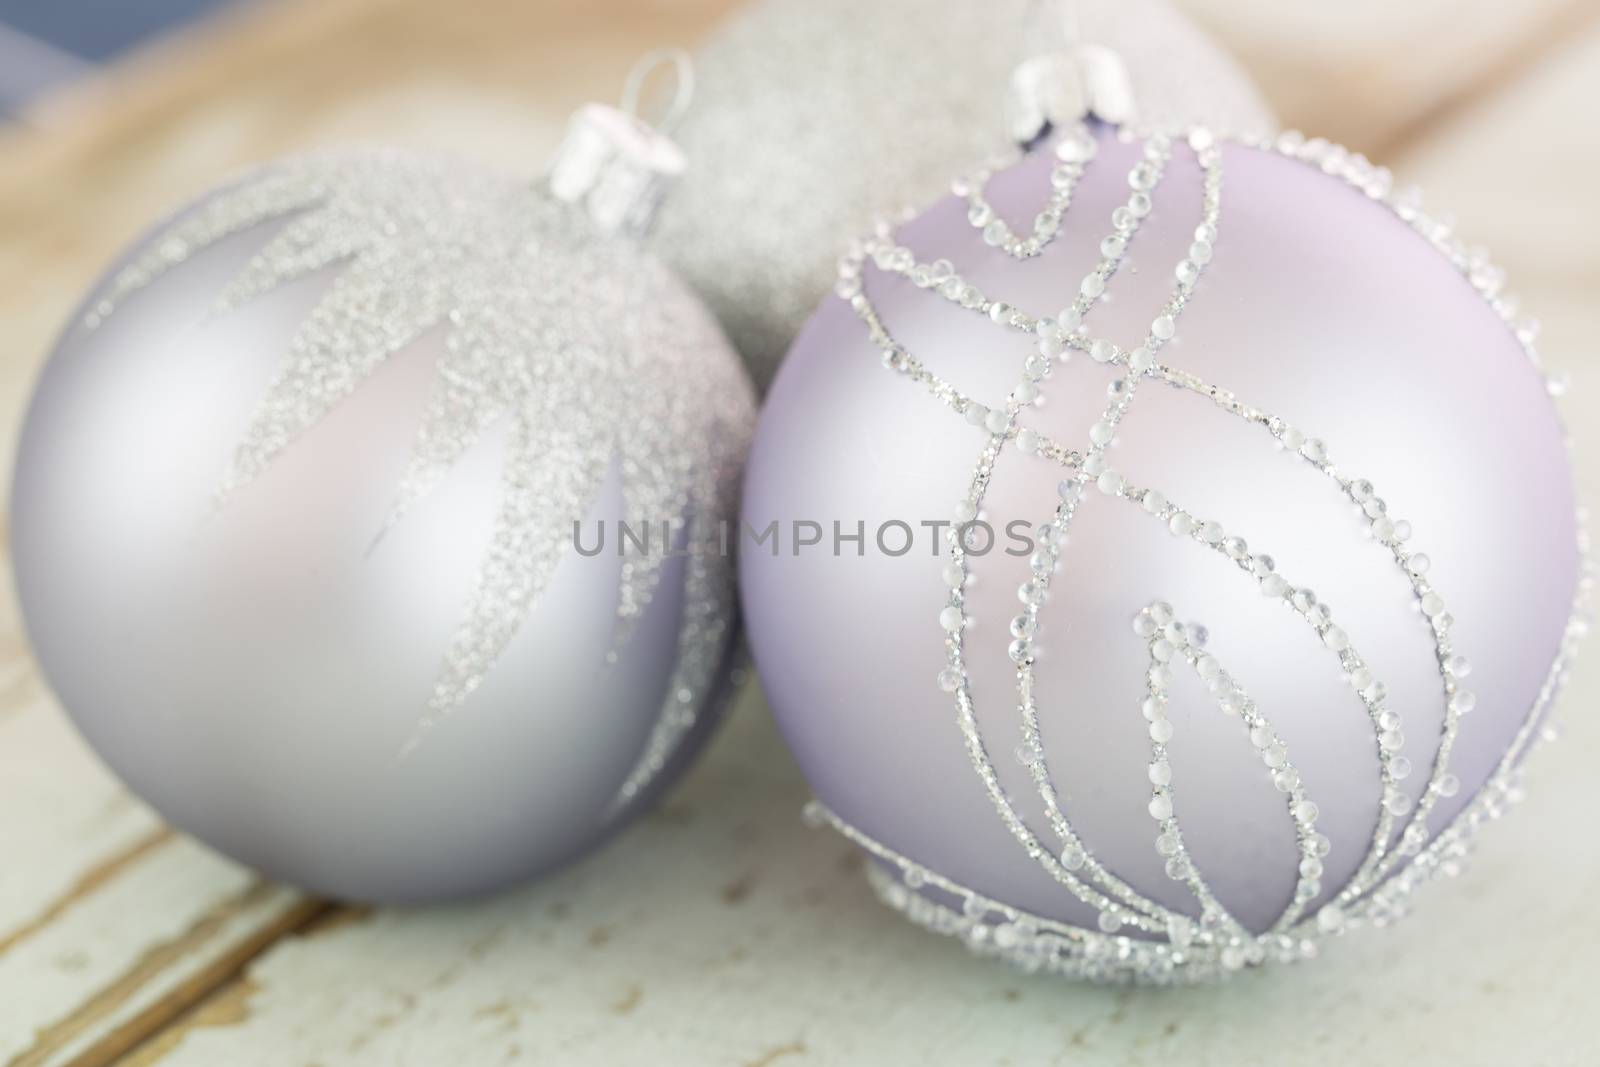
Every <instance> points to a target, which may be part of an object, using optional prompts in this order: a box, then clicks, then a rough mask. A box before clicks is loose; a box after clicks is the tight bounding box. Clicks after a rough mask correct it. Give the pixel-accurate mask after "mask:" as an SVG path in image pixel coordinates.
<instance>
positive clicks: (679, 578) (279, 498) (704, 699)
mask: <svg viewBox="0 0 1600 1067" xmlns="http://www.w3.org/2000/svg"><path fill="white" fill-rule="evenodd" d="M752 419H753V409H752V395H751V391H750V389H749V386H748V383H747V381H746V379H745V377H744V374H743V370H742V368H741V367H740V365H739V363H738V360H737V357H736V356H735V355H734V354H733V352H732V351H731V349H730V348H729V347H728V345H727V343H726V341H725V340H724V339H723V337H722V336H721V334H720V333H719V331H718V329H717V327H716V325H715V323H714V321H713V320H712V319H711V318H710V316H709V315H708V314H707V313H706V312H705V311H704V309H703V308H702V307H701V306H700V305H699V304H698V303H697V302H696V301H695V299H694V298H693V297H692V296H691V295H690V294H689V292H688V291H687V290H686V289H685V288H684V287H683V286H682V285H681V284H680V283H679V282H678V281H677V280H676V279H675V278H674V277H673V276H672V275H671V274H670V273H669V272H668V270H667V269H666V268H664V267H663V266H661V265H660V264H659V263H658V262H657V261H656V260H654V259H653V258H652V257H651V256H649V255H648V254H645V253H643V252H641V251H640V249H639V248H638V246H637V245H636V244H634V243H633V242H631V241H629V240H626V239H624V238H621V237H601V236H598V235H597V233H596V232H595V230H594V228H593V227H592V226H591V225H590V220H589V219H588V218H587V217H586V216H585V215H584V214H583V213H582V212H581V211H580V210H578V209H577V208H575V207H572V206H569V205H568V204H566V203H561V202H558V201H557V200H555V199H553V198H552V197H551V196H550V195H548V193H547V192H546V191H545V190H544V189H543V188H536V187H535V186H534V185H533V184H532V183H525V182H523V181H521V180H518V179H511V178H507V177H503V176H501V175H498V174H494V173H490V172H485V171H482V170H479V169H475V168H474V167H472V166H471V165H468V164H465V163H461V162H456V161H451V160H445V159H434V158H430V157H422V156H413V155H407V154H401V153H396V152H389V151H357V152H343V153H333V154H328V155H320V156H314V157H307V158H300V159H292V160H288V161H285V162H281V163H276V164H273V165H270V166H267V167H265V168H263V169H262V170H260V171H259V172H256V173H254V174H251V175H249V176H248V177H246V178H244V179H243V180H242V181H240V182H238V183H237V184H234V185H231V186H228V187H226V188H223V189H221V190H219V191H217V192H214V193H211V194H209V195H206V196H204V197H202V198H200V199H199V201H198V202H196V203H195V204H193V205H192V206H190V207H188V208H187V209H185V210H184V211H183V212H182V213H180V214H179V215H177V216H176V217H175V218H174V219H172V220H171V221H169V222H167V223H165V224H163V225H161V226H159V227H157V228H156V229H155V230H154V232H152V233H150V234H149V235H147V236H146V237H144V238H143V239H142V240H140V241H139V242H137V243H136V244H135V245H134V247H133V248H132V249H131V250H130V251H129V252H128V253H127V254H126V255H125V256H124V257H123V259H122V260H121V261H120V263H118V264H116V265H114V266H113V268H112V269H111V270H110V271H109V273H108V274H107V276H106V278H105V279H104V280H103V281H102V282H101V283H100V284H99V285H98V286H97V287H96V288H95V290H94V291H93V292H92V293H91V294H90V295H89V296H88V298H87V301H86V303H85V304H84V307H83V311H82V313H81V314H80V316H79V318H78V319H77V320H76V321H74V322H73V323H72V324H71V325H70V326H69V328H68V329H67V330H66V333H65V335H64V336H63V337H62V339H61V341H60V342H59V345H58V347H57V349H56V351H55V352H54V354H53V355H52V357H51V359H50V361H49V364H48V366H47V367H46V369H45V370H44V373H43V376H42V378H41V380H40V381H39V384H38V386H37V391H36V392H35V394H34V397H33V401H32V404H31V407H30V409H29V411H28V415H27V421H26V425H25V428H24V430H23V435H22V441H21V446H20V455H19V459H18V465H17V470H16V476H15V482H14V489H13V496H12V510H11V523H12V526H11V534H12V548H13V553H14V558H15V564H16V573H17V582H18V587H19V591H20V595H21V602H22V608H23V611H24V614H25V617H26V622H27V628H28V632H29V635H30V636H31V638H32V641H33V645H34V648H35V651H36V652H37V654H38V658H39V661H40V663H41V664H42V666H43V668H44V672H45V674H46V675H47V676H48V678H49V680H50V682H51V684H52V685H53V687H54V688H55V690H56V692H57V694H58V695H59V697H60V699H61V702H62V704H63V705H64V706H65V707H66V709H67V710H68V712H69V713H70V714H71V715H72V717H73V719H74V721H75V722H76V723H77V724H78V726H79V727H80V728H81V729H82V731H83V733H84V735H85V736H86V737H87V738H88V739H89V741H90V743H91V744H93V745H94V747H95V748H96V749H97V750H98V751H99V753H100V754H101V755H102V756H103V757H104V758H105V759H106V761H107V762H108V763H110V764H111V766H112V767H113V768H114V769H115V770H116V771H117V772H118V773H119V774H120V775H121V776H122V777H123V778H124V779H125V780H126V781H127V783H128V784H129V785H130V786H131V787H132V788H133V790H134V791H135V792H137V793H138V794H139V795H140V796H142V797H144V798H145V799H146V800H148V801H149V802H150V803H152V804H153V805H154V806H155V807H156V808H157V809H159V810H160V811H161V812H162V813H163V814H164V815H165V816H167V817H168V818H169V819H170V820H171V821H172V822H173V823H175V824H177V825H178V826H179V827H181V828H182V829H185V830H187V831H189V832H191V833H193V834H195V835H197V836H198V837H200V838H202V839H204V840H205V841H207V842H209V843H210V844H212V845H214V846H216V847H217V848H218V849H220V850H222V851H224V852H226V853H228V854H229V855H232V856H234V857H237V858H238V859H241V860H243V861H245V862H247V863H250V864H253V865H255V866H257V867H259V868H261V869H262V870H264V871H266V872H268V873H269V874H271V875H273V876H276V877H278V878H281V879H285V880H287V881H290V882H293V883H296V884H299V885H301V886H304V887H307V888H310V889H312V890H315V891H317V892H320V893H326V894H331V895H336V896H341V897H355V898H362V899H376V900H385V901H397V900H400V901H403V900H417V899H423V898H433V897H442V896H449V895H456V894H465V893H475V892H480V891H485V890H489V889H493V888H496V887H499V886H502V885H505V884H507V883H509V882H511V881H514V880H517V879H520V878H523V877H526V876H528V875H531V874H534V873H537V872H539V871H542V870H545V869H547V868H549V867H551V866H553V865H555V864H557V863H560V862H561V861H563V860H565V859H567V858H568V857H570V856H572V855H574V854H575V853H577V852H580V851H582V850H583V849H585V848H587V847H589V846H590V845H592V844H593V843H595V842H596V841H597V840H599V839H600V838H601V837H602V836H603V835H604V834H606V833H607V832H608V831H610V830H611V829H613V828H615V827H617V826H620V825H622V824H624V823H625V822H626V821H627V819H628V817H629V816H630V815H631V814H633V813H634V812H636V811H638V810H639V808H640V807H641V806H642V805H643V804H645V803H646V802H648V800H649V799H650V797H651V796H652V795H653V794H655V793H656V792H657V791H658V790H659V789H660V788H661V787H662V786H663V785H664V784H665V783H666V782H667V781H669V780H670V779H671V777H672V774H673V772H674V770H675V768H677V767H679V766H681V765H682V764H683V762H684V760H686V759H687V757H688V755H689V754H690V753H691V752H692V751H693V749H694V748H695V747H696V745H697V743H698V740H699V738H700V737H701V736H703V734H704V732H705V729H706V728H707V727H708V726H709V725H710V721H711V719H712V718H713V716H712V714H711V712H710V710H708V698H709V696H710V694H712V692H713V690H714V689H715V687H716V686H717V684H718V682H719V675H720V672H722V671H723V665H724V662H725V658H726V654H727V650H728V647H729V643H730V640H731V638H732V634H733V626H734V622H733V615H732V612H733V604H732V595H733V594H732V577H733V576H732V573H731V563H730V562H729V561H727V560H725V559H722V558H719V557H717V556H716V555H711V554H703V553H698V554H692V555H690V554H686V553H683V552H681V551H676V550H677V549H680V548H681V547H682V545H683V544H685V543H688V542H686V540H685V539H686V538H701V537H703V536H704V534H705V531H707V530H710V529H714V528H716V526H717V525H718V524H719V523H720V522H721V521H722V520H723V519H724V518H725V517H726V516H727V515H728V514H729V513H730V508H731V507H732V501H733V492H734V490H735V489H736V472H737V466H738V463H739V462H740V460H741V459H742V454H743V448H744V444H745V442H746V439H747V436H748V430H749V424H750V423H751V421H752ZM619 520H623V521H627V522H629V523H630V524H632V525H631V529H632V530H633V531H634V534H635V538H634V540H631V541H629V542H628V543H627V545H626V551H624V550H623V548H622V547H619V545H618V543H617V533H618V531H617V530H616V528H615V526H614V523H615V522H617V521H619ZM602 523H603V524H605V526H604V528H602V527H601V524H602ZM645 523H648V524H649V525H648V528H646V527H645V525H644V524H645ZM601 537H604V538H605V540H604V541H603V542H599V541H598V539H599V538H601ZM575 540H576V545H575V544H574V541H575ZM669 549H670V550H674V551H669Z"/></svg>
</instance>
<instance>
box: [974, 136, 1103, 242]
mask: <svg viewBox="0 0 1600 1067" xmlns="http://www.w3.org/2000/svg"><path fill="white" fill-rule="evenodd" d="M1098 149H1099V143H1098V142H1097V141H1096V140H1095V138H1094V134H1092V133H1091V132H1090V131H1089V127H1088V126H1087V125H1085V124H1084V123H1082V122H1077V123H1074V124H1073V125H1072V126H1071V127H1069V128H1068V129H1067V132H1066V133H1065V134H1064V135H1063V136H1062V138H1061V140H1060V141H1059V142H1058V143H1057V144H1056V148H1055V155H1056V159H1057V160H1058V161H1059V162H1057V163H1056V165H1055V166H1054V167H1053V168H1052V169H1051V171H1050V196H1049V198H1048V199H1047V200H1046V201H1045V205H1044V207H1042V208H1040V209H1039V213H1038V214H1037V215H1036V216H1034V220H1033V236H1031V237H1027V238H1022V237H1018V236H1017V235H1016V233H1015V232H1013V231H1012V229H1011V225H1010V224H1009V223H1008V222H1006V220H1005V219H1003V218H1001V217H1000V216H999V215H998V214H997V213H996V212H995V210H994V208H993V207H992V206H991V205H990V204H989V201H988V200H987V199H986V198H985V196H984V186H985V185H986V184H987V183H988V181H989V179H990V177H991V176H992V175H993V172H994V167H995V166H1010V165H1011V164H1012V163H1014V162H1016V160H1014V159H1007V160H1000V161H997V162H996V163H994V164H992V165H990V166H986V167H984V168H983V169H982V170H980V171H979V172H978V173H977V174H975V175H973V176H972V177H970V178H957V179H956V180H955V181H953V182H951V183H950V191H951V192H952V193H954V194H955V195H956V196H959V197H962V198H964V199H965V200H966V201H967V222H968V223H970V224H971V225H972V228H973V229H975V230H978V231H979V232H980V233H982V235H983V241H984V244H987V245H988V246H989V247H991V248H998V249H999V250H1000V251H1002V252H1004V253H1005V254H1006V255H1008V256H1010V257H1011V258H1012V259H1031V258H1033V257H1034V256H1037V255H1038V254H1039V253H1040V252H1043V251H1044V250H1045V249H1046V248H1048V247H1049V246H1050V243H1051V242H1052V241H1054V240H1055V239H1056V237H1057V236H1058V235H1059V234H1060V233H1061V218H1062V216H1063V215H1065V214H1066V213H1067V209H1068V208H1069V207H1070V206H1071V205H1072V194H1073V193H1074V192H1075V191H1076V190H1077V187H1078V182H1079V181H1080V180H1081V179H1082V178H1083V175H1084V171H1085V169H1086V167H1087V165H1088V163H1089V161H1090V160H1091V159H1093V158H1094V156H1095V152H1096V151H1097V150H1098Z"/></svg>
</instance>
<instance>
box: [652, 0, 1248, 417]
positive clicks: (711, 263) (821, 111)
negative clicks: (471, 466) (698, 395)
mask: <svg viewBox="0 0 1600 1067" xmlns="http://www.w3.org/2000/svg"><path fill="white" fill-rule="evenodd" d="M1074 43H1078V44H1086V45H1091V46H1102V47H1106V48H1110V49H1112V50H1114V51H1115V52H1116V53H1117V55H1119V56H1120V57H1121V59H1122V60H1123V61H1124V63H1125V65H1126V67H1127V72H1128V76H1129V81H1130V82H1131V87H1132V89H1133V97H1134V104H1135V105H1136V107H1137V111H1138V115H1139V117H1140V118H1141V119H1143V120H1146V121H1151V122H1161V123H1166V122H1173V123H1178V122H1189V121H1201V120H1204V121H1207V122H1210V123H1212V124H1213V126H1215V127H1220V128H1223V129H1229V130H1236V131H1240V132H1245V131H1250V132H1265V131H1267V130H1269V129H1272V128H1273V123H1272V118H1271V114H1270V112H1269V111H1268V109H1267V107H1266V105H1265V104H1264V103H1263V102H1262V100H1261V97H1260V96H1259V94H1258V93H1257V91H1256V89H1255V87H1254V86H1253V85H1252V84H1251V83H1250V81H1249V79H1248V78H1246V76H1245V75H1244V73H1243V72H1242V71H1241V70H1240V69H1239V68H1238V66H1237V65H1236V64H1235V63H1234V62H1233V60H1232V59H1231V58H1230V57H1228V56H1227V55H1226V54H1225V53H1224V52H1222V50H1221V49H1220V48H1218V46H1217V45H1216V44H1215V43H1213V42H1212V41H1211V40H1210V39H1209V38H1208V37H1207V36H1206V35H1205V34H1204V33H1203V32H1202V31H1201V30H1199V29H1198V28H1197V27H1195V26H1194V25H1193V24H1192V23H1191V22H1189V21H1188V19H1187V18H1185V17H1184V16H1183V15H1182V14H1180V13H1179V12H1178V11H1177V10H1175V9H1174V8H1173V7H1171V6H1170V5H1169V4H1167V3H1166V2H1164V0H1081V2H1078V3H1073V4H1057V3H1035V2H1033V0H999V2H996V3H982V4H974V3H969V2H967V0H932V2H930V0H874V2H873V3H870V4H863V3H856V2H852V0H757V2H756V3H753V4H751V5H749V6H748V7H747V8H746V9H745V10H743V11H741V12H740V13H739V14H738V15H737V16H735V17H734V18H732V19H730V20H729V22H728V23H727V24H726V25H725V26H724V27H722V28H721V29H720V30H719V31H718V32H717V34H716V35H715V36H714V37H713V38H712V40H711V41H710V42H709V43H708V44H707V45H706V46H705V48H704V49H702V50H701V52H700V54H699V56H698V57H697V58H698V65H697V70H698V76H697V83H698V85H699V89H698V91H697V93H696V102H695V106H694V107H693V108H692V109H690V110H689V111H688V112H687V114H686V115H685V117H684V120H683V123H682V125H681V126H680V127H679V129H678V132H677V134H676V136H677V138H678V140H679V141H680V142H681V143H682V144H683V145H684V148H685V151H686V152H687V154H688V155H689V157H690V158H691V159H692V160H693V161H694V162H693V166H692V167H691V169H690V170H689V172H688V173H687V174H686V176H685V180H684V185H683V189H682V190H681V192H679V193H678V194H677V195H675V196H674V198H673V201H672V202H671V203H669V204H667V205H666V206H665V207H664V209H663V212H662V219H661V226H660V227H659V229H658V231H657V235H658V241H657V247H658V248H660V250H661V252H662V255H663V256H664V257H665V258H666V259H667V260H668V261H669V262H670V263H671V264H672V265H673V266H675V267H676V268H677V269H678V271H679V272H680V273H681V274H682V276H683V277H684V278H685V280H687V281H688V282H690V283H691V284H692V285H693V286H694V287H695V288H696V289H697V290H698V291H699V292H700V294H701V295H702V296H703V297H704V298H705V299H706V301H707V303H708V304H709V305H710V307H711V309H712V310H713V311H714V312H716V314H717V317H718V318H719V319H720V320H721V322H722V324H723V326H724V328H725V329H726V330H727V331H728V334H729V336H730V337H731V338H732V340H733V342H734V346H735V347H736V348H737V349H738V350H739V352H740V353H741V354H742V355H743V356H744V357H745V359H746V361H747V363H748V364H749V367H750V370H751V373H752V375H753V376H754V377H755V379H756V382H757V385H758V387H761V388H765V386H766V385H767V383H768V382H770V381H771V379H772V375H773V372H774V371H775V370H776V368H777V365H778V361H779V359H780V358H781V357H782V355H783V353H784V352H785V350H787V349H788V347H789V345H790V343H791V342H792V341H793V340H794V336H795V334H796V332H797V331H798V330H799V328H800V325H801V324H802V323H803V322H804V321H805V318H806V316H807V315H808V314H809V313H810V311H811V309H812V308H813V307H815V306H816V303H817V301H818V300H819V299H820V298H821V297H822V295H823V294H824V293H826V292H827V290H828V286H829V284H831V279H832V270H833V263H834V260H835V258H836V257H837V255H838V251H839V248H840V247H841V244H842V242H844V241H847V240H849V239H850V238H851V237H852V236H854V235H855V234H857V233H861V232H863V231H864V230H865V229H866V228H867V227H868V226H870V225H871V222H872V220H873V218H874V217H875V216H876V215H877V214H878V213H880V212H889V211H898V210H899V209H900V208H902V207H903V206H905V205H907V204H921V203H925V202H927V200H928V199H929V198H931V197H932V196H934V195H935V194H937V193H938V192H939V191H940V190H941V189H942V188H943V186H944V182H945V180H946V179H947V178H948V177H949V175H950V174H951V173H953V172H954V171H955V170H956V169H957V168H959V167H964V166H967V165H968V164H969V163H970V162H971V161H972V160H974V159H978V158H981V157H982V156H984V155H985V154H987V153H989V152H992V151H995V150H996V149H998V148H1002V147H1004V144H1005V135H1006V130H1005V125H1004V123H1003V122H1002V117H1003V115H1004V113H1005V110H1006V103H1007V100H1006V97H1007V92H1006V86H1007V85H1008V83H1009V82H1010V81H1011V80H1012V78H1013V72H1014V71H1015V70H1016V69H1017V68H1019V67H1021V66H1024V65H1025V64H1027V63H1028V62H1029V61H1030V60H1031V59H1035V58H1037V57H1040V56H1042V55H1048V54H1050V53H1052V52H1053V51H1054V50H1056V49H1059V48H1061V47H1063V46H1066V45H1070V44H1074Z"/></svg>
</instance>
